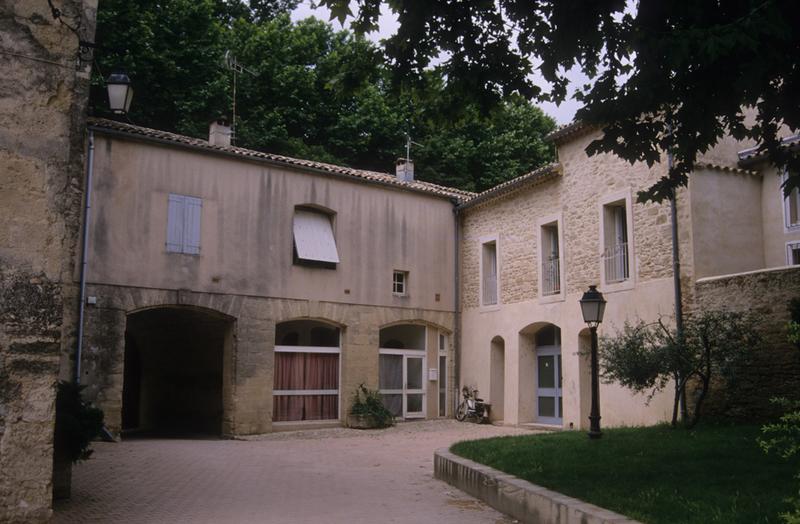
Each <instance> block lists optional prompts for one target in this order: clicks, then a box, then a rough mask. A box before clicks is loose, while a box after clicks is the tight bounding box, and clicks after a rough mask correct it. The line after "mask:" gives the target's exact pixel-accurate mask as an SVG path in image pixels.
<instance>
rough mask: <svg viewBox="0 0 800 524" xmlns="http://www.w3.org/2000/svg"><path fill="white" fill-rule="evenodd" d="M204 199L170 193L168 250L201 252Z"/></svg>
mask: <svg viewBox="0 0 800 524" xmlns="http://www.w3.org/2000/svg"><path fill="white" fill-rule="evenodd" d="M202 207H203V200H202V199H200V198H196V197H190V196H185V195H175V194H170V195H169V198H168V202H167V252H168V253H185V254H187V255H198V254H200V220H201V210H202Z"/></svg>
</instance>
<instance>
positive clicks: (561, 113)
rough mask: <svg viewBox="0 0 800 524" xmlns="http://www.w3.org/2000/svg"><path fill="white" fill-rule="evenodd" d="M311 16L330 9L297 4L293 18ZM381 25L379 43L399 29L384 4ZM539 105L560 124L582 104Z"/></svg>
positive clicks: (576, 74) (573, 74) (574, 77)
mask: <svg viewBox="0 0 800 524" xmlns="http://www.w3.org/2000/svg"><path fill="white" fill-rule="evenodd" d="M309 16H313V17H316V18H319V19H321V20H325V21H326V22H328V21H330V11H328V10H327V9H325V8H322V7H317V8H312V7H311V2H310V1H309V0H304V1H303V2H302V3H300V4H299V5H298V6H297V9H295V10H294V11H293V12H292V20H302V19H303V18H308V17H309ZM331 23H332V24H333V25H334V27H335V28H337V29H341V28H342V26H341V25H340V24H339V22H338V21H336V20H333V21H331ZM347 24H348V22H345V25H347ZM379 26H380V27H379V30H378V31H377V32H375V33H371V34H369V35H367V37H368V38H369V39H370V40H372V41H374V42H375V43H378V42H379V41H380V40H381V39H384V38H387V37H389V36H391V35H393V34H394V33H395V32H396V30H397V26H398V24H397V18H396V17H395V16H394V15H393V14H392V13H391V12H390V11H389V10H388V9H387V8H386V6H385V5H383V6H382V12H381V17H380V21H379ZM567 76H568V77H569V79H570V80H571V81H572V82H580V83H585V82H586V77H585V76H584V75H583V74H582V73H581V72H580V71H575V70H572V71H570V73H569V74H568V75H567ZM533 81H534V82H535V83H536V84H537V85H540V86H542V87H543V88H544V90H545V91H547V90H549V87H548V86H547V84H546V82H544V80H543V79H542V78H541V76H539V75H538V74H534V75H533ZM539 107H541V108H542V110H544V112H545V113H547V114H548V115H550V116H552V117H553V118H555V119H556V122H557V123H558V124H568V123H569V122H571V121H572V119H573V117H574V116H575V111H576V110H577V109H578V107H580V105H579V104H578V102H576V101H575V100H572V99H569V98H568V99H567V100H565V101H564V102H563V103H562V104H561V105H560V106H556V105H555V104H552V103H549V102H545V103H541V104H539Z"/></svg>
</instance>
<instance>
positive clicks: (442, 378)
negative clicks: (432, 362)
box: [437, 332, 447, 417]
mask: <svg viewBox="0 0 800 524" xmlns="http://www.w3.org/2000/svg"><path fill="white" fill-rule="evenodd" d="M437 378H438V379H439V380H438V381H439V384H438V386H439V416H440V417H446V416H447V335H445V334H444V333H441V332H440V333H439V371H438V375H437Z"/></svg>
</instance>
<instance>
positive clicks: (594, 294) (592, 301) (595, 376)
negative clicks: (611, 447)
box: [580, 286, 606, 439]
mask: <svg viewBox="0 0 800 524" xmlns="http://www.w3.org/2000/svg"><path fill="white" fill-rule="evenodd" d="M580 304H581V313H582V314H583V321H584V322H586V323H587V324H588V325H589V331H590V332H591V335H592V357H591V359H592V362H591V366H592V407H591V411H590V413H589V438H592V439H598V438H600V437H602V436H603V433H602V431H600V377H599V374H600V371H599V366H598V362H597V326H599V325H600V323H601V322H602V321H603V314H604V313H605V310H606V300H605V298H603V294H602V293H601V292H599V291H598V290H597V286H589V290H588V291H587V292H585V293H584V294H583V297H581V300H580Z"/></svg>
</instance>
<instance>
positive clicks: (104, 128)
mask: <svg viewBox="0 0 800 524" xmlns="http://www.w3.org/2000/svg"><path fill="white" fill-rule="evenodd" d="M89 127H90V128H91V129H93V130H95V131H99V132H106V133H109V134H113V135H126V136H130V137H133V138H140V139H144V140H152V141H156V142H161V143H170V144H174V145H176V146H181V147H188V148H192V149H201V150H204V151H208V152H211V153H214V152H216V153H220V154H226V155H232V156H238V157H241V158H249V159H254V160H261V161H265V162H269V163H272V164H278V165H283V166H287V167H300V168H307V169H311V170H314V171H318V172H324V173H330V174H334V175H341V176H347V177H351V178H354V179H360V180H365V181H368V182H373V183H377V184H383V185H387V186H392V187H395V188H397V189H402V190H407V191H415V192H421V193H427V194H430V195H434V196H438V197H443V198H450V199H456V200H458V201H460V202H461V201H464V200H467V199H469V198H471V197H473V196H475V193H471V192H469V191H463V190H461V189H456V188H452V187H445V186H440V185H437V184H431V183H430V182H423V181H422V180H415V181H413V182H404V181H401V180H398V179H397V177H396V176H394V175H390V174H388V173H380V172H377V171H366V170H363V169H353V168H350V167H344V166H337V165H334V164H326V163H324V162H315V161H313V160H303V159H300V158H292V157H288V156H283V155H275V154H272V153H265V152H263V151H255V150H252V149H245V148H243V147H236V146H212V145H211V144H209V143H208V142H207V141H206V140H202V139H199V138H192V137H188V136H184V135H178V134H176V133H169V132H167V131H159V130H157V129H150V128H147V127H142V126H137V125H133V124H126V123H124V122H117V121H114V120H106V119H102V118H89Z"/></svg>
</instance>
